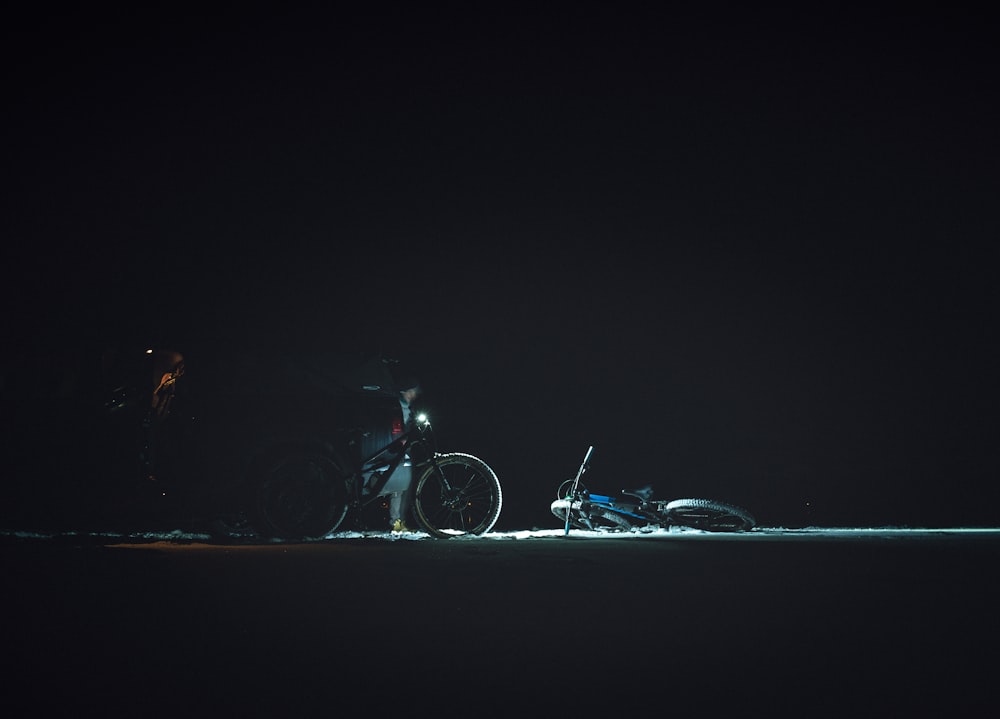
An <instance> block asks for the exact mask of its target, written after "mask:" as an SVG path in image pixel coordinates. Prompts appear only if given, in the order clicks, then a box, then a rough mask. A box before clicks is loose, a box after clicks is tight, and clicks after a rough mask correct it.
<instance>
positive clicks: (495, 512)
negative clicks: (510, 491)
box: [413, 452, 503, 539]
mask: <svg viewBox="0 0 1000 719" xmlns="http://www.w3.org/2000/svg"><path fill="white" fill-rule="evenodd" d="M442 472H443V473H444V475H445V477H446V478H447V480H448V484H449V485H451V488H452V492H451V493H448V491H447V490H446V489H445V488H444V487H443V485H442V482H441V475H440V473H442ZM502 507H503V492H502V490H501V488H500V480H499V479H498V478H497V475H496V472H494V471H493V470H492V469H491V468H490V466H489V465H488V464H486V462H484V461H483V460H481V459H479V458H478V457H473V456H472V455H471V454H463V453H461V452H450V453H448V454H439V455H437V456H436V457H435V458H434V459H433V460H432V461H430V462H428V463H427V466H426V468H424V470H423V471H422V472H421V474H420V478H419V479H418V480H417V487H416V490H415V491H414V493H413V514H414V516H416V518H417V522H418V523H419V524H420V526H421V527H423V529H424V530H426V532H427V533H428V534H430V535H431V536H433V537H437V538H439V539H448V538H451V537H456V536H462V535H467V534H475V535H479V534H485V533H486V532H488V531H490V530H491V529H493V526H494V525H495V524H496V523H497V520H498V519H499V518H500V510H501V509H502Z"/></svg>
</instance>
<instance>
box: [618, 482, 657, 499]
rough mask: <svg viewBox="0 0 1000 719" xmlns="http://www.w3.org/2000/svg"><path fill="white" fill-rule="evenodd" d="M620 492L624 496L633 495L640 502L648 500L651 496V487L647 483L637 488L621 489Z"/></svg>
mask: <svg viewBox="0 0 1000 719" xmlns="http://www.w3.org/2000/svg"><path fill="white" fill-rule="evenodd" d="M622 494H624V495H625V496H626V497H635V498H636V499H638V500H639V501H640V502H648V501H649V498H650V497H652V496H653V488H652V487H651V486H649V485H648V484H647V485H646V486H645V487H640V488H639V489H623V490H622Z"/></svg>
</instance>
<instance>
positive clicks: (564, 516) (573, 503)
mask: <svg viewBox="0 0 1000 719" xmlns="http://www.w3.org/2000/svg"><path fill="white" fill-rule="evenodd" d="M593 451H594V448H593V447H590V449H588V450H587V454H586V456H585V457H584V460H583V463H582V464H581V465H580V469H579V471H578V472H577V475H576V477H575V478H574V479H567V480H565V481H564V482H562V483H561V484H560V485H559V488H558V489H557V490H556V498H555V500H554V501H553V502H552V505H551V510H552V514H554V515H555V516H556V517H557V518H558V519H560V520H561V521H562V522H563V523H564V526H565V531H566V534H569V529H570V527H571V526H572V527H575V528H576V529H583V530H588V531H596V532H609V531H610V532H627V531H632V530H636V529H642V528H655V527H673V526H678V527H690V528H692V529H701V530H704V531H709V532H742V531H746V530H749V529H753V528H754V527H755V526H756V524H757V523H756V520H754V518H753V516H752V515H751V514H750V513H749V512H747V511H746V510H745V509H742V508H741V507H737V506H735V505H732V504H727V503H725V502H717V501H715V500H712V499H673V500H654V499H652V495H653V490H652V488H651V487H648V486H647V487H642V488H641V489H633V490H628V489H623V490H622V491H621V496H620V497H611V496H608V495H604V494H593V493H591V492H589V491H588V490H587V488H586V487H585V486H584V485H583V484H582V483H581V482H580V478H581V477H582V475H583V473H584V472H586V471H587V468H588V467H589V464H590V457H591V454H593Z"/></svg>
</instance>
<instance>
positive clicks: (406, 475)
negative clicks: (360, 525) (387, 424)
mask: <svg viewBox="0 0 1000 719" xmlns="http://www.w3.org/2000/svg"><path fill="white" fill-rule="evenodd" d="M396 386H397V387H399V408H400V410H401V411H402V413H403V427H404V429H409V427H410V426H411V423H412V422H413V407H412V405H413V402H414V401H416V399H417V397H419V396H420V391H421V390H420V382H419V381H418V380H417V379H416V378H415V377H412V376H402V377H399V378H398V379H397V380H396ZM404 452H405V448H404ZM391 485H392V487H391V488H392V490H393V491H391V492H390V493H389V495H388V496H389V529H390V530H391V531H393V532H410V531H412V530H411V529H410V528H409V527H408V526H407V525H406V517H407V515H408V514H409V511H410V508H411V506H412V504H413V467H412V466H411V464H410V458H409V455H407V456H404V457H403V461H402V462H401V463H400V465H399V467H398V468H397V469H396V471H395V472H394V473H393V476H392V480H391Z"/></svg>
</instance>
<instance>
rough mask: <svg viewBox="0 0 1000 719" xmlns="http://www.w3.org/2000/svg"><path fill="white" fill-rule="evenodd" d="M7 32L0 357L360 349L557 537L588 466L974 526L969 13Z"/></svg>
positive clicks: (990, 414)
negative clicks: (418, 386)
mask: <svg viewBox="0 0 1000 719" xmlns="http://www.w3.org/2000/svg"><path fill="white" fill-rule="evenodd" d="M170 10H172V11H173V10H174V8H171V9H170ZM3 34H4V37H3V40H4V42H3V46H4V50H3V53H4V56H3V67H4V88H5V89H4V100H5V106H6V110H5V113H4V114H5V122H6V124H7V138H8V143H7V147H6V151H5V157H4V167H5V172H4V188H3V214H2V216H3V228H4V229H3V234H4V243H3V249H2V251H0V252H2V257H3V268H4V275H5V277H4V288H3V293H4V294H3V300H4V307H5V311H4V325H3V328H2V331H3V334H4V336H5V338H6V339H5V342H9V345H8V347H9V350H8V354H9V353H10V352H17V353H22V354H24V353H27V354H30V353H32V352H34V351H36V350H37V351H39V352H43V353H45V352H50V351H53V350H55V351H59V352H63V351H64V352H67V353H69V354H70V356H74V355H79V356H80V357H88V356H91V354H92V353H93V352H95V351H99V348H101V347H102V346H105V345H107V344H113V343H119V342H136V343H144V344H152V345H157V346H163V347H170V348H173V349H176V350H178V351H180V352H182V353H184V355H185V358H186V360H187V367H188V371H189V372H190V373H192V374H193V373H196V372H198V369H199V365H198V361H199V357H200V353H205V352H207V351H209V350H207V349H206V348H209V347H218V346H224V347H236V348H239V347H244V346H256V345H266V346H272V347H281V348H285V349H293V350H294V349H295V348H298V347H302V348H325V349H338V348H343V349H348V350H354V349H361V350H372V351H382V352H385V353H386V354H388V355H390V356H394V357H398V358H400V359H402V360H404V361H406V362H407V363H408V364H410V365H412V366H413V367H414V368H415V369H417V371H418V372H419V374H420V376H421V377H422V379H423V381H424V387H425V391H426V394H425V398H424V402H425V406H426V407H427V408H428V409H429V410H430V411H431V412H432V415H433V418H434V423H435V427H436V428H437V430H438V435H439V437H440V439H441V442H442V444H443V445H444V446H445V447H446V448H449V449H454V450H460V451H467V452H470V453H472V454H476V455H478V456H480V457H482V458H484V459H485V460H487V462H489V463H490V464H491V465H492V466H493V467H494V468H495V469H496V471H497V473H498V475H499V476H500V479H501V482H502V483H503V487H504V490H505V507H504V514H503V516H502V517H501V523H500V525H498V528H508V529H509V528H519V527H530V526H546V525H549V524H552V523H554V521H555V520H554V518H553V517H552V516H551V515H550V514H549V511H548V504H549V502H550V501H551V499H552V498H554V492H555V488H556V486H557V484H558V483H559V481H560V480H562V479H565V478H567V477H571V476H573V475H574V474H575V472H576V470H577V468H578V466H579V463H580V460H581V459H582V458H583V454H584V452H585V451H586V449H587V447H588V446H589V445H594V446H595V447H596V450H595V454H594V459H593V463H592V465H591V469H590V473H589V474H588V475H587V477H588V480H589V483H590V484H591V485H592V488H595V489H602V490H605V491H608V492H614V491H616V490H617V489H619V488H621V487H626V486H639V485H642V484H647V483H651V484H653V486H654V487H655V489H656V493H657V496H660V497H667V498H674V497H681V496H696V497H710V498H715V499H720V500H725V501H731V502H734V503H737V504H740V505H742V506H745V507H747V508H748V509H750V510H751V511H752V512H754V514H755V515H756V516H757V517H758V520H759V521H760V522H761V523H762V524H765V525H769V526H802V525H808V524H818V525H833V526H856V525H862V526H863V525H869V524H876V525H886V524H888V525H912V526H950V525H958V524H972V525H976V524H995V517H994V512H993V509H992V506H991V500H994V499H996V497H997V490H996V488H995V484H996V483H995V480H996V478H997V471H998V464H1000V462H998V456H997V450H996V441H995V440H996V435H997V428H998V423H997V413H996V394H997V393H996V379H995V367H996V365H997V364H998V362H997V328H996V310H997V304H998V301H997V300H998V298H997V291H996V286H995V281H994V271H995V267H996V249H995V244H994V242H995V239H996V237H997V233H996V229H997V222H996V213H995V204H994V203H995V198H996V196H997V194H996V189H997V188H996V180H995V172H996V166H997V165H996V161H997V159H998V152H997V149H998V148H997V141H996V132H995V128H996V127H997V124H998V117H997V111H996V109H995V106H994V103H993V102H992V97H991V95H992V89H993V84H994V81H995V76H996V71H997V55H996V50H995V43H994V42H993V39H992V38H990V37H989V36H988V34H987V32H986V24H985V23H984V21H983V20H982V18H980V17H978V16H977V15H976V14H974V13H971V12H966V11H963V10H961V9H954V10H948V11H935V13H934V14H931V13H930V12H929V11H928V12H927V13H926V14H919V12H918V11H917V10H911V11H908V12H907V13H906V14H903V15H900V14H897V13H889V12H887V11H885V12H883V11H881V10H879V9H878V8H877V7H875V8H872V7H868V8H866V9H864V10H859V11H857V12H856V14H845V13H843V12H841V11H833V10H830V11H814V10H810V11H809V12H808V13H805V12H801V13H788V12H787V11H781V12H780V13H779V12H767V13H764V12H761V11H758V10H749V9H743V10H727V9H723V8H715V9H713V10H712V11H711V12H708V11H706V12H705V13H704V14H696V13H694V12H687V11H685V12H675V11H668V10H657V11H649V10H646V11H636V10H632V9H629V8H628V7H627V6H621V5H618V6H616V9H614V10H612V9H601V8H595V9H589V10H585V9H581V8H579V7H574V8H573V9H572V10H567V11H565V12H562V13H557V12H556V11H547V12H546V13H544V14H540V13H539V12H533V13H523V14H519V13H516V12H514V11H508V10H505V9H499V8H498V9H496V10H495V11H494V12H493V14H488V13H485V12H477V13H475V14H473V13H472V12H471V11H461V12H459V11H449V12H447V13H445V12H434V11H428V10H425V9H421V10H419V11H417V10H413V11H397V10H393V11H392V12H390V11H389V10H370V11H360V10H359V11H353V10H352V11H325V12H324V13H308V12H304V11H300V10H295V9H282V10H273V11H270V12H268V13H267V14H261V15H257V14H254V13H253V12H252V11H249V10H246V9H243V8H239V9H233V10H232V11H231V12H230V13H229V14H228V15H226V16H222V15H219V14H217V15H214V16H203V15H197V14H184V13H182V12H180V11H175V12H174V14H170V13H165V14H164V15H162V16H158V17H149V16H146V15H143V16H139V15H133V14H130V13H103V14H102V13H100V12H99V11H93V10H90V9H88V10H86V11H85V12H84V13H82V14H76V15H74V14H70V13H67V14H58V13H56V14H52V15H46V16H37V15H36V16H22V17H21V18H19V19H12V21H11V22H9V23H6V27H5V29H4V30H3ZM6 381H8V382H10V381H16V380H11V379H10V378H7V379H6Z"/></svg>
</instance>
